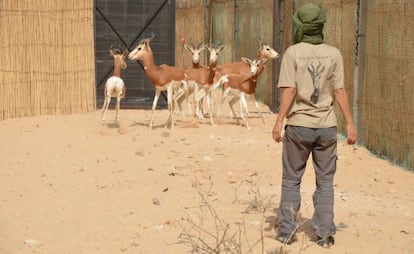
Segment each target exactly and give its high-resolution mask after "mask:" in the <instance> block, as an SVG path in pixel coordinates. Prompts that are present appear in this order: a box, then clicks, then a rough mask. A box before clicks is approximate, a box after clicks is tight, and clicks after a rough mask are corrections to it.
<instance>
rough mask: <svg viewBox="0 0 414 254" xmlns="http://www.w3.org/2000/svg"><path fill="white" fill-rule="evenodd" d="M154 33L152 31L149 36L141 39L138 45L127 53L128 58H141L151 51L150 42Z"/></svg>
mask: <svg viewBox="0 0 414 254" xmlns="http://www.w3.org/2000/svg"><path fill="white" fill-rule="evenodd" d="M154 37H155V34H154V33H153V34H152V36H151V37H150V38H145V39H142V40H141V41H140V42H139V43H138V45H137V46H136V47H135V48H134V49H133V50H132V51H131V53H129V54H128V58H129V59H130V60H141V59H142V58H143V56H144V55H146V54H148V53H152V50H151V47H150V42H151V40H152V39H154Z"/></svg>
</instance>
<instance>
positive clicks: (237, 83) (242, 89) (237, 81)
mask: <svg viewBox="0 0 414 254" xmlns="http://www.w3.org/2000/svg"><path fill="white" fill-rule="evenodd" d="M242 61H243V62H245V63H247V64H248V65H249V66H250V71H249V73H248V74H228V75H224V76H222V77H221V78H220V79H219V82H221V83H223V85H222V86H223V94H222V98H221V103H220V108H221V107H222V105H223V103H224V101H226V99H227V98H231V99H230V100H229V102H228V104H229V106H230V109H231V112H232V113H233V116H234V117H235V119H236V121H237V123H238V124H240V122H239V120H238V118H237V117H236V113H235V111H234V108H233V105H234V103H236V102H237V101H240V108H241V110H240V117H241V118H242V119H243V120H244V121H245V123H246V127H247V128H248V129H250V124H249V120H248V118H249V113H248V110H247V102H246V96H251V95H254V93H255V90H256V85H257V77H258V75H259V72H258V71H259V69H260V67H261V66H262V65H263V64H264V63H265V62H266V61H267V59H266V58H263V59H259V60H257V59H254V60H250V59H249V58H246V57H242ZM244 113H245V114H246V116H244ZM218 115H220V113H218Z"/></svg>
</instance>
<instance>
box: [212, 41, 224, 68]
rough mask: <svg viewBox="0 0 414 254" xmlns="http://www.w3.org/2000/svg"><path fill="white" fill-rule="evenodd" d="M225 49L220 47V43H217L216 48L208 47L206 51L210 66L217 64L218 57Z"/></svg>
mask: <svg viewBox="0 0 414 254" xmlns="http://www.w3.org/2000/svg"><path fill="white" fill-rule="evenodd" d="M225 48H226V46H224V45H221V43H218V44H217V46H215V47H208V51H209V52H210V64H211V63H216V62H217V59H218V55H219V54H220V52H221V51H223V50H224V49H225Z"/></svg>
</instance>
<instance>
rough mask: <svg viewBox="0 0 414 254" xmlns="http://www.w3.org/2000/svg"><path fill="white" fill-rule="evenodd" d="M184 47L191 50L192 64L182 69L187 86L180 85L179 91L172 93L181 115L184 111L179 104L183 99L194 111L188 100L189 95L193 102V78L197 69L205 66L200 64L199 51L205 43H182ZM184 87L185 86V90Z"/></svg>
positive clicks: (194, 85)
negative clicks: (196, 44)
mask: <svg viewBox="0 0 414 254" xmlns="http://www.w3.org/2000/svg"><path fill="white" fill-rule="evenodd" d="M184 48H185V49H187V50H188V51H190V52H191V60H192V66H191V68H189V69H186V70H184V72H185V73H186V75H187V76H186V77H187V79H186V80H187V87H181V89H180V90H179V91H177V93H176V94H175V95H174V102H175V104H176V105H177V107H178V110H179V111H180V113H181V115H182V116H183V117H184V113H183V110H182V106H181V104H182V103H183V101H184V100H187V105H188V109H189V111H190V113H191V115H193V113H194V112H192V111H193V110H192V109H191V106H190V103H189V100H190V97H191V98H193V103H194V90H197V87H196V86H197V85H198V84H197V83H196V81H195V79H196V78H197V76H198V71H199V69H202V68H205V66H203V65H201V64H200V59H201V53H202V52H203V51H204V50H205V49H206V45H205V44H199V45H198V46H195V45H194V44H193V43H191V42H190V43H189V44H184ZM184 88H187V89H186V90H185V89H184Z"/></svg>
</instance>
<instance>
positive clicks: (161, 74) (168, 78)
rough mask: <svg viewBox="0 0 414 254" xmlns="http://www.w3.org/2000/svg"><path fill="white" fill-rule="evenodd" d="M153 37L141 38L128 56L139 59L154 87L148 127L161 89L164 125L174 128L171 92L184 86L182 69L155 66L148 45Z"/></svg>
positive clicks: (165, 65)
mask: <svg viewBox="0 0 414 254" xmlns="http://www.w3.org/2000/svg"><path fill="white" fill-rule="evenodd" d="M154 37H155V34H153V35H152V37H151V38H145V39H142V40H141V41H140V42H139V43H138V45H137V46H136V47H135V49H134V50H132V51H131V53H129V55H128V58H129V59H130V60H140V61H141V62H142V64H143V66H144V71H145V74H146V76H147V77H148V79H149V80H150V81H151V83H152V85H153V86H154V88H155V96H154V101H153V102H152V111H151V120H150V123H149V129H150V130H152V126H153V121H154V111H155V108H156V107H157V103H158V99H159V97H160V94H161V92H162V91H167V104H168V111H169V112H168V119H167V122H166V123H165V126H166V127H168V126H170V127H171V129H173V128H174V115H173V103H172V100H173V93H174V90H177V89H178V88H180V87H181V86H184V87H186V86H187V82H186V81H185V73H184V70H182V69H180V68H177V67H174V66H169V65H167V64H161V65H159V66H157V65H156V64H155V61H154V54H153V52H152V49H151V47H150V41H151V40H152V39H153V38H154Z"/></svg>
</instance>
